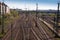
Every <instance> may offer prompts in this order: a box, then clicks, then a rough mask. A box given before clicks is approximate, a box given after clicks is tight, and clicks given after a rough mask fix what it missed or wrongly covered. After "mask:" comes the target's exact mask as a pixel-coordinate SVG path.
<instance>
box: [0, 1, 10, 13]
mask: <svg viewBox="0 0 60 40" xmlns="http://www.w3.org/2000/svg"><path fill="white" fill-rule="evenodd" d="M2 13H4V14H5V13H10V9H9V7H8V6H7V5H6V4H5V3H3V2H2V3H1V2H0V14H2Z"/></svg>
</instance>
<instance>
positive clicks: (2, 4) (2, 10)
mask: <svg viewBox="0 0 60 40" xmlns="http://www.w3.org/2000/svg"><path fill="white" fill-rule="evenodd" d="M4 11H5V10H4V0H3V2H2V3H1V14H2V32H1V33H2V34H4Z"/></svg>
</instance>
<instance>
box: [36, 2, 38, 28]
mask: <svg viewBox="0 0 60 40" xmlns="http://www.w3.org/2000/svg"><path fill="white" fill-rule="evenodd" d="M37 14H38V3H36V27H37Z"/></svg>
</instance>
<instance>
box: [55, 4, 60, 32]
mask: <svg viewBox="0 0 60 40" xmlns="http://www.w3.org/2000/svg"><path fill="white" fill-rule="evenodd" d="M59 5H60V3H58V10H57V14H56V15H57V17H56V31H58V29H60V27H59V16H60V14H59Z"/></svg>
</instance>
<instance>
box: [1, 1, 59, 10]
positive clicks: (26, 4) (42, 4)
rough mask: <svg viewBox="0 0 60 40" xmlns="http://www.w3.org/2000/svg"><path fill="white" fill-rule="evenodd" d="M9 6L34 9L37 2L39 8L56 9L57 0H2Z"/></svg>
mask: <svg viewBox="0 0 60 40" xmlns="http://www.w3.org/2000/svg"><path fill="white" fill-rule="evenodd" d="M0 1H2V0H0ZM4 2H5V4H7V5H8V6H9V7H10V8H19V9H23V10H25V8H27V9H28V10H36V3H38V9H39V10H48V9H55V10H56V9H57V2H59V0H4Z"/></svg>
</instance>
